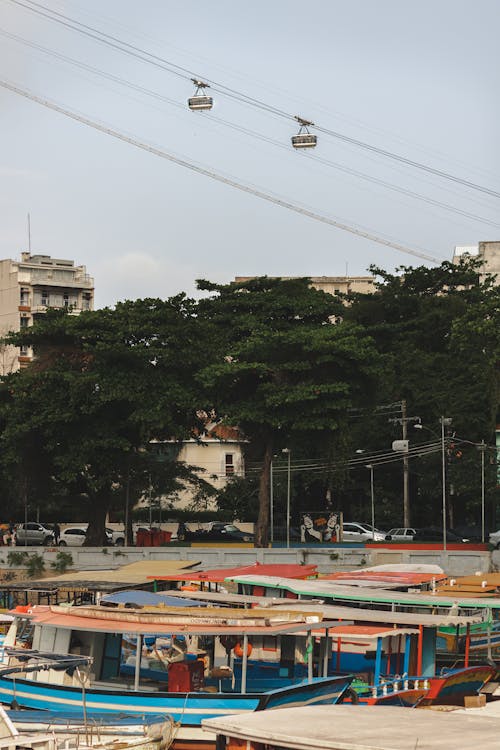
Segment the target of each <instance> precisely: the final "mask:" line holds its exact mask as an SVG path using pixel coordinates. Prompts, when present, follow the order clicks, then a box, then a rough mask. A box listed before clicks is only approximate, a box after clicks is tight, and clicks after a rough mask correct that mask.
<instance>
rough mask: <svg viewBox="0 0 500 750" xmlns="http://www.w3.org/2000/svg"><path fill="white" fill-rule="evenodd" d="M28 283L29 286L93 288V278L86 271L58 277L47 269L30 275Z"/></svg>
mask: <svg viewBox="0 0 500 750" xmlns="http://www.w3.org/2000/svg"><path fill="white" fill-rule="evenodd" d="M29 283H31V286H33V287H36V286H51V287H61V288H64V287H67V288H68V289H75V288H77V289H93V288H94V278H93V276H89V275H88V274H86V273H76V274H74V275H73V276H72V277H71V278H67V279H66V278H58V277H57V275H56V274H53V273H51V272H50V271H47V272H46V273H37V274H36V275H34V274H33V275H32V276H31V278H30V281H29Z"/></svg>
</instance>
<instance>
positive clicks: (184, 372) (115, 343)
mask: <svg viewBox="0 0 500 750" xmlns="http://www.w3.org/2000/svg"><path fill="white" fill-rule="evenodd" d="M193 310H194V303H193V302H191V301H190V300H187V299H186V298H185V297H184V296H183V295H180V296H178V297H175V298H173V299H170V300H167V301H161V300H154V299H149V300H138V301H136V302H124V303H119V304H118V305H117V307H116V309H114V310H109V309H103V310H99V311H96V312H91V313H83V314H81V315H80V316H72V315H68V314H64V313H61V312H50V313H48V314H47V315H46V316H44V317H43V319H42V320H41V321H40V322H39V323H37V324H36V325H35V326H34V327H33V328H29V329H27V330H23V331H21V332H20V333H18V334H14V335H12V336H11V339H10V341H11V342H12V343H14V344H18V345H20V344H27V345H29V346H33V348H34V351H35V353H36V359H35V361H34V363H33V364H32V365H31V366H30V367H28V368H26V369H25V370H22V371H20V372H18V373H15V374H13V375H10V376H8V377H7V378H6V379H5V380H4V382H3V384H2V396H3V399H2V410H1V416H2V420H3V423H4V431H3V436H2V437H3V445H4V449H5V450H4V456H3V460H4V462H5V464H7V467H8V468H10V470H16V471H17V474H18V475H19V476H22V477H23V482H22V486H23V487H24V488H25V490H24V492H25V493H28V494H29V486H30V485H33V484H34V483H35V482H38V483H39V482H40V473H37V472H35V470H34V469H35V466H34V464H33V463H32V461H33V456H34V455H37V454H38V455H39V456H42V457H46V459H47V460H46V461H45V462H44V464H43V468H44V472H45V482H46V483H47V484H49V478H50V479H51V480H52V491H53V492H54V490H56V491H57V489H58V488H59V489H60V490H61V491H64V492H72V493H73V494H76V495H77V496H80V497H81V498H83V501H84V503H85V504H86V506H87V510H86V515H87V518H88V521H89V530H88V535H87V541H88V543H89V544H92V543H96V544H102V543H103V542H104V522H105V517H106V514H107V512H108V511H109V509H110V507H111V504H112V501H113V496H114V495H115V494H116V493H117V492H120V491H121V490H122V489H123V486H124V484H125V483H127V482H128V483H130V478H131V477H133V479H134V481H133V487H134V488H135V491H136V492H138V493H140V494H142V492H144V491H146V490H147V489H148V490H149V488H150V487H151V485H152V483H156V485H157V486H158V489H165V481H164V482H163V485H162V477H163V478H164V479H165V478H166V477H168V478H170V480H171V481H173V479H174V478H175V475H176V471H177V473H178V472H179V471H182V469H180V468H178V469H177V470H176V469H175V467H176V466H177V464H176V461H175V458H176V457H175V455H171V456H170V466H169V467H167V466H166V465H164V466H163V468H162V470H160V468H159V467H160V465H159V463H158V462H157V461H154V462H151V461H148V460H146V459H147V453H148V452H147V448H148V445H149V441H150V440H152V439H155V440H160V441H161V440H169V441H172V440H173V441H175V440H176V439H177V440H181V439H182V438H184V437H186V436H188V435H189V434H190V431H191V430H192V428H193V427H194V426H195V425H196V423H197V418H196V405H197V403H198V401H199V397H198V393H197V387H196V382H195V379H194V375H195V373H196V370H197V368H198V367H199V366H200V365H201V364H203V362H204V357H205V356H206V355H205V353H204V352H206V348H205V347H203V346H201V338H199V336H200V334H201V326H200V324H199V323H198V322H197V321H196V320H195V318H194V315H193ZM134 499H137V498H134ZM23 501H24V502H26V496H24V498H23Z"/></svg>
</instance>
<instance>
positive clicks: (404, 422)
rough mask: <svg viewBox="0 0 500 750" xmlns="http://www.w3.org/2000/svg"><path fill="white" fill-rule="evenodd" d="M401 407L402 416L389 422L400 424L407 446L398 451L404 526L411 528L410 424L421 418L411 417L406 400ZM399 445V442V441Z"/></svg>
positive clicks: (401, 402) (418, 421)
mask: <svg viewBox="0 0 500 750" xmlns="http://www.w3.org/2000/svg"><path fill="white" fill-rule="evenodd" d="M399 405H400V407H401V416H400V417H395V418H394V419H389V422H392V423H393V424H400V425H401V429H402V433H403V439H402V441H401V445H404V444H406V448H404V449H403V448H400V447H398V448H397V449H396V450H402V451H403V526H406V527H409V526H410V525H411V513H410V464H409V460H408V422H417V423H420V421H421V420H420V417H409V416H408V413H407V409H406V399H405V398H404V399H402V400H401V401H400V402H399ZM397 442H398V443H399V441H397Z"/></svg>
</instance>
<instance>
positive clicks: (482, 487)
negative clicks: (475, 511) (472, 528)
mask: <svg viewBox="0 0 500 750" xmlns="http://www.w3.org/2000/svg"><path fill="white" fill-rule="evenodd" d="M485 449H486V446H485V443H484V440H481V541H482V543H483V544H484V536H485V534H484V451H485Z"/></svg>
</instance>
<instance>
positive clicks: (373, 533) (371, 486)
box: [366, 464, 375, 541]
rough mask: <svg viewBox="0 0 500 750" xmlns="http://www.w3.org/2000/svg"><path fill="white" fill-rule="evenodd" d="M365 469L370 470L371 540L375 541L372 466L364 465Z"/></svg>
mask: <svg viewBox="0 0 500 750" xmlns="http://www.w3.org/2000/svg"><path fill="white" fill-rule="evenodd" d="M366 468H367V469H369V470H370V490H371V501H372V540H373V541H375V489H374V486H373V464H366Z"/></svg>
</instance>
